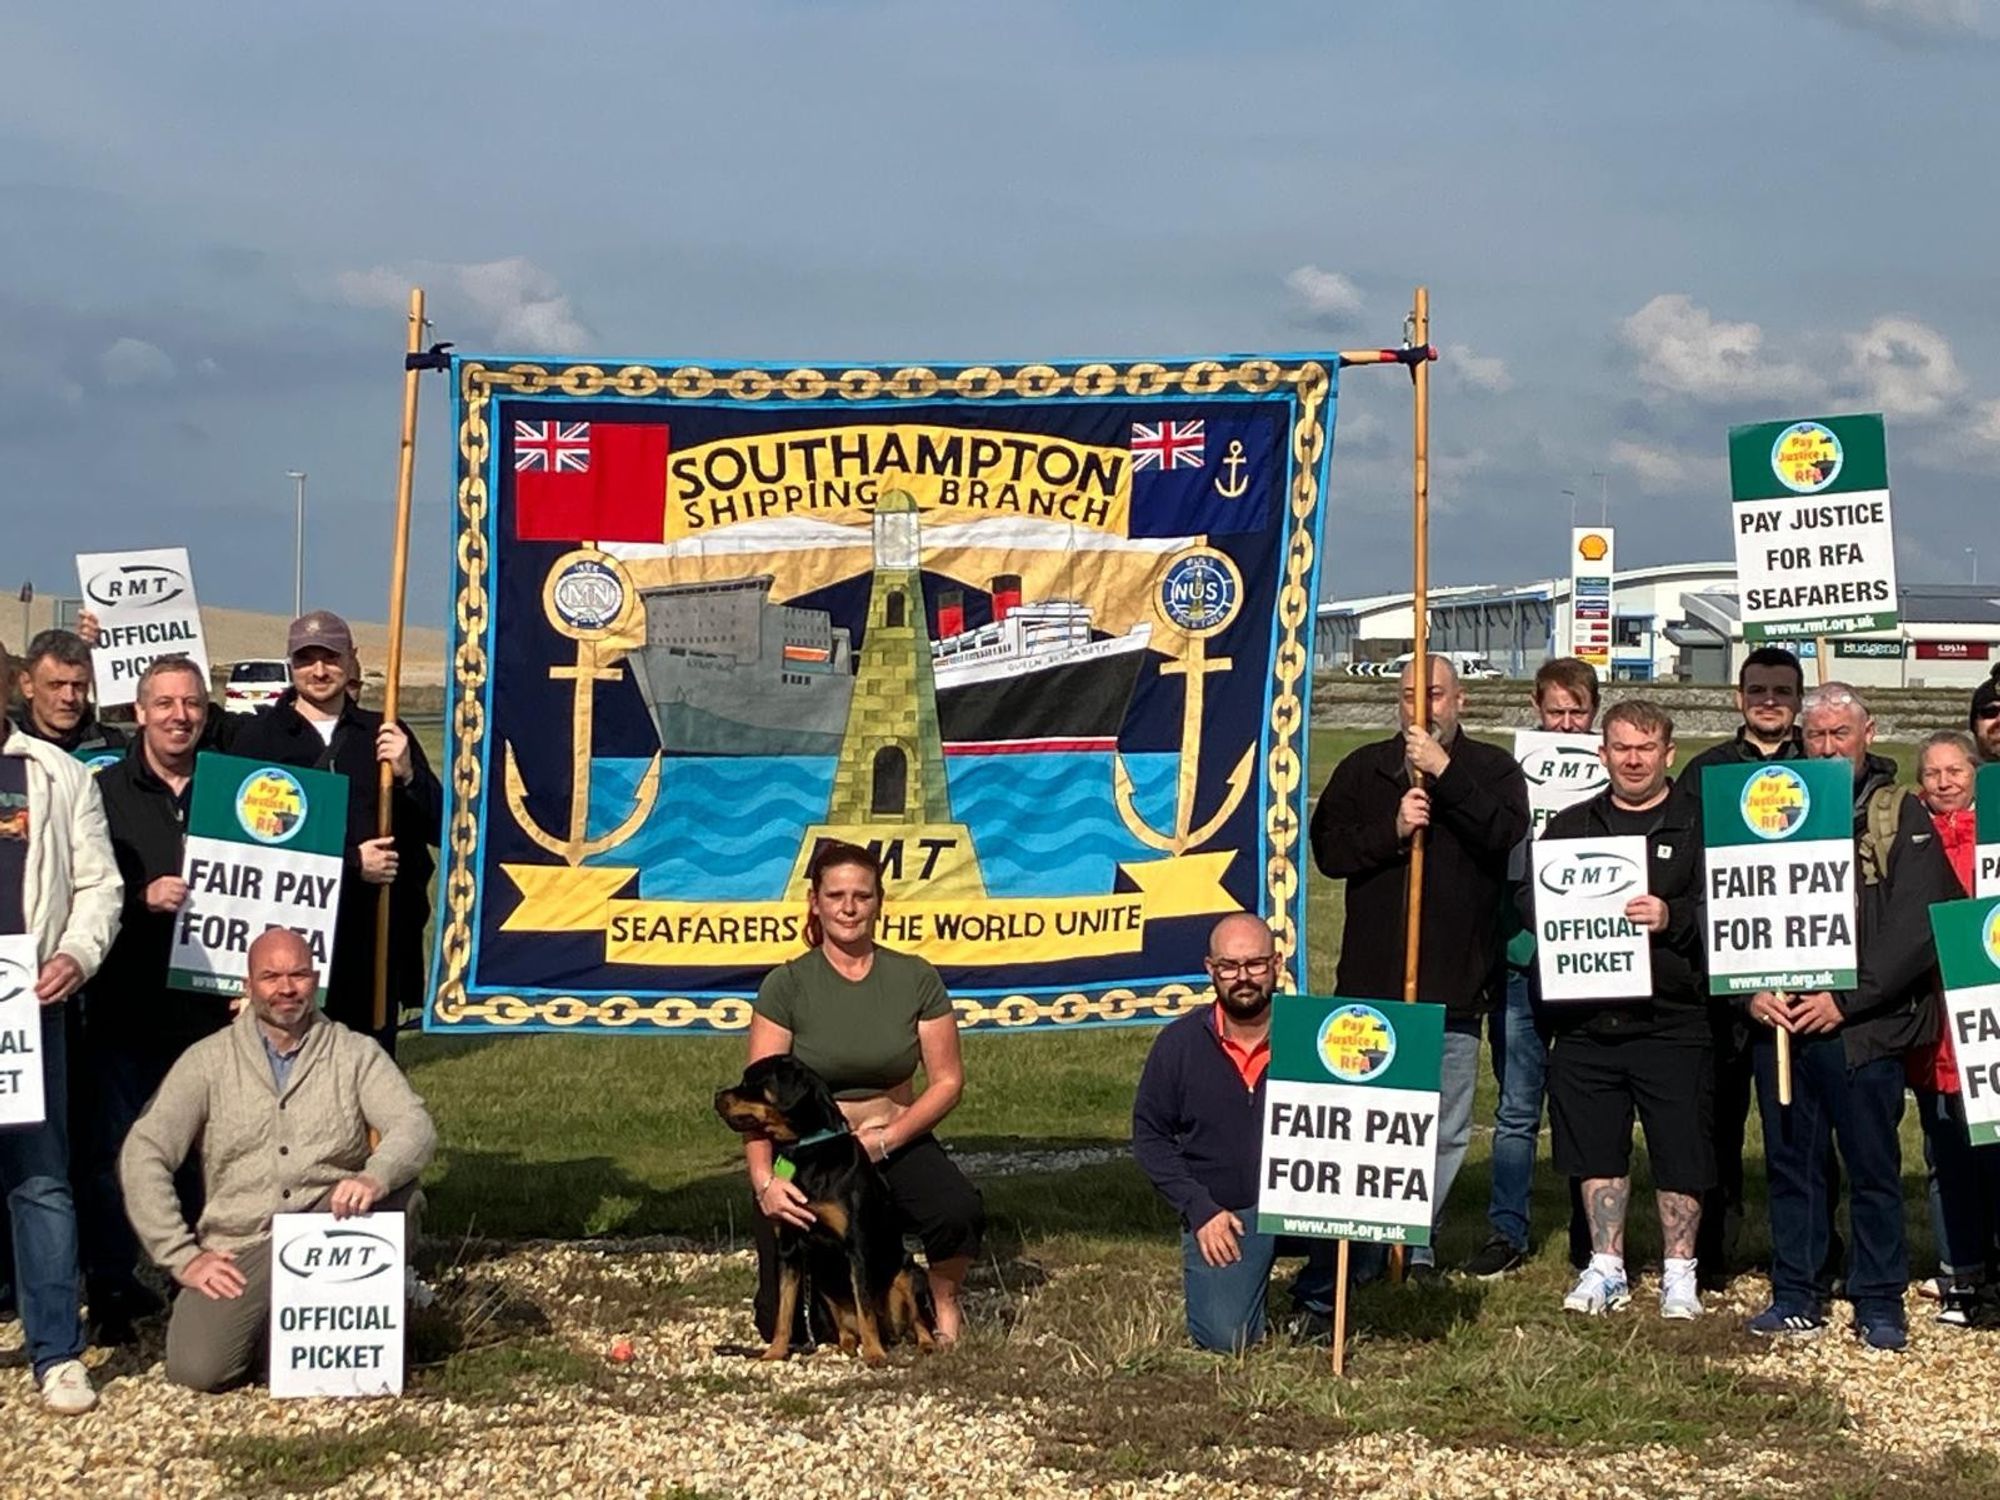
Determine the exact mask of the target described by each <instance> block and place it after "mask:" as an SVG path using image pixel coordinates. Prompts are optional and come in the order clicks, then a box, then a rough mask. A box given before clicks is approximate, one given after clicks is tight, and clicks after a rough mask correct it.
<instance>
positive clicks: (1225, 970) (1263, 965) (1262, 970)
mask: <svg viewBox="0 0 2000 1500" xmlns="http://www.w3.org/2000/svg"><path fill="white" fill-rule="evenodd" d="M1277 964H1278V961H1277V959H1275V958H1245V959H1234V958H1211V959H1210V960H1209V961H1208V966H1209V968H1210V969H1211V970H1213V971H1214V973H1215V976H1216V977H1217V978H1218V979H1234V978H1235V977H1236V976H1237V975H1238V974H1247V975H1254V976H1261V975H1264V974H1268V973H1270V972H1271V970H1272V969H1274V968H1276V967H1277Z"/></svg>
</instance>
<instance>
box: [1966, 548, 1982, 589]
mask: <svg viewBox="0 0 2000 1500" xmlns="http://www.w3.org/2000/svg"><path fill="white" fill-rule="evenodd" d="M1965 555H1966V556H1967V557H1969V558H1971V559H1972V581H1973V582H1974V583H1977V582H1979V549H1978V548H1976V547H1967V548H1966V549H1965Z"/></svg>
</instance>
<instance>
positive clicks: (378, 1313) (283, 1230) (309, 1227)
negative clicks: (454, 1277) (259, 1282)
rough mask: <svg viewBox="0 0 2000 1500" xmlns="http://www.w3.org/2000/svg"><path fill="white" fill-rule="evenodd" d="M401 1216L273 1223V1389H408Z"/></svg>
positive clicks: (296, 1392) (311, 1217) (296, 1217)
mask: <svg viewBox="0 0 2000 1500" xmlns="http://www.w3.org/2000/svg"><path fill="white" fill-rule="evenodd" d="M403 1229H404V1219H403V1215H401V1214H399V1213H376V1214H363V1215H361V1216H360V1217H357V1218H351V1219H336V1218H335V1217H334V1216H333V1215H332V1214H278V1215H276V1216H275V1217H273V1218H272V1220H271V1367H270V1368H271V1394H272V1395H273V1396H400V1395H401V1394H402V1392H403V1331H404V1323H405V1317H404V1313H405V1302H406V1299H407V1295H408V1294H407V1292H406V1291H405V1287H404V1271H403V1266H404V1251H405V1246H404V1239H403Z"/></svg>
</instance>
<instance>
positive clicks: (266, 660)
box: [222, 657, 292, 714]
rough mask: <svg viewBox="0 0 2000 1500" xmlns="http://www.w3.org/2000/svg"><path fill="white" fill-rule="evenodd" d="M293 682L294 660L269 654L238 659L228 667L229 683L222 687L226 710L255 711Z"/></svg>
mask: <svg viewBox="0 0 2000 1500" xmlns="http://www.w3.org/2000/svg"><path fill="white" fill-rule="evenodd" d="M291 685H292V664H291V663H290V662H288V661H282V660H278V659H274V658H270V657H263V658H253V659H252V660H250V661H239V662H237V663H236V665H235V666H233V667H231V668H230V669H229V683H228V685H227V686H226V687H225V688H224V689H223V693H222V708H223V712H225V713H232V714H254V713H255V712H257V710H258V709H260V708H262V707H264V705H265V704H267V703H276V702H277V701H278V695H279V694H280V693H282V692H284V690H285V689H286V688H288V687H290V686H291Z"/></svg>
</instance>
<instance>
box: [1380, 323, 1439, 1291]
mask: <svg viewBox="0 0 2000 1500" xmlns="http://www.w3.org/2000/svg"><path fill="white" fill-rule="evenodd" d="M1430 342H1431V294H1430V289H1429V288H1428V287H1421V286H1420V287H1418V288H1417V297H1416V304H1415V311H1414V312H1413V313H1412V314H1411V317H1410V343H1411V344H1412V345H1413V346H1414V347H1416V348H1418V349H1427V348H1429V347H1430ZM1410 377H1411V379H1412V380H1413V381H1414V382H1415V384H1416V428H1415V433H1414V437H1415V446H1414V452H1415V461H1414V463H1413V465H1412V475H1413V481H1412V490H1413V492H1412V499H1413V504H1412V507H1411V512H1412V517H1413V532H1414V536H1413V540H1414V548H1413V550H1414V552H1415V557H1416V561H1415V566H1414V569H1413V573H1412V590H1411V594H1410V629H1411V635H1412V637H1413V639H1412V640H1411V642H1410V645H1411V649H1412V652H1413V654H1412V655H1411V657H1410V691H1411V692H1412V693H1413V694H1415V697H1414V698H1413V699H1412V703H1413V706H1414V712H1413V715H1412V722H1413V723H1415V724H1417V725H1418V726H1420V727H1422V728H1424V729H1428V728H1430V726H1431V688H1430V677H1431V658H1430V550H1431V549H1430V499H1431V367H1430V361H1428V360H1423V359H1420V360H1418V361H1417V362H1416V363H1415V364H1413V365H1411V366H1410ZM1423 783H1424V778H1423V775H1422V773H1421V772H1419V771H1416V770H1414V769H1412V770H1411V772H1410V785H1411V786H1422V785H1423ZM1424 832H1425V830H1424V829H1421V828H1419V829H1417V830H1416V832H1415V833H1413V834H1412V835H1411V836H1410V875H1409V882H1408V886H1407V888H1406V891H1405V895H1404V908H1403V999H1404V1000H1405V1001H1414V1000H1415V999H1416V998H1417V961H1418V955H1419V953H1420V952H1421V950H1422V946H1423V914H1424ZM1402 1277H1403V1247H1402V1246H1401V1245H1395V1246H1392V1247H1391V1248H1390V1251H1389V1278H1390V1280H1392V1281H1400V1280H1402Z"/></svg>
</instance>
